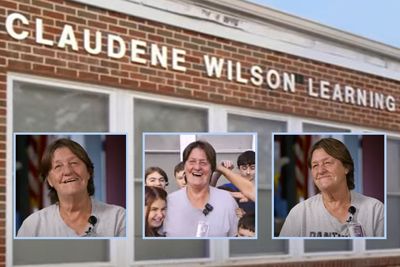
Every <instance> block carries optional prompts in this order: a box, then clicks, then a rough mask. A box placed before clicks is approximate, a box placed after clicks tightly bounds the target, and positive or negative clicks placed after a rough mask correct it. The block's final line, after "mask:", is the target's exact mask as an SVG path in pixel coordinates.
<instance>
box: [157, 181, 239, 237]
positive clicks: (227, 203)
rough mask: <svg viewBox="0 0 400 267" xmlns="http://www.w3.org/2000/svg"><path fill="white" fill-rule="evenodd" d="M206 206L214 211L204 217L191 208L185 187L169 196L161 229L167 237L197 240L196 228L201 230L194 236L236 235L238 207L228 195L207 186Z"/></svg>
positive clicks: (200, 211)
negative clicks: (207, 199) (207, 197)
mask: <svg viewBox="0 0 400 267" xmlns="http://www.w3.org/2000/svg"><path fill="white" fill-rule="evenodd" d="M208 203H209V204H210V205H211V206H212V207H213V210H212V211H210V212H209V213H208V214H207V215H204V214H203V209H197V208H194V207H193V206H192V204H191V203H190V201H189V199H188V197H187V193H186V187H184V188H182V189H180V190H178V191H175V192H174V193H172V194H170V195H169V196H168V202H167V217H166V218H165V221H164V227H163V231H164V232H165V234H166V236H167V237H196V234H197V233H198V231H200V229H199V227H200V228H201V230H204V231H202V235H200V236H197V237H228V236H236V233H237V225H238V218H237V216H236V213H235V211H236V209H237V208H238V205H237V203H236V201H235V200H234V198H233V197H232V196H231V195H230V194H229V192H227V191H225V190H221V189H218V188H215V187H211V186H210V199H209V201H208Z"/></svg>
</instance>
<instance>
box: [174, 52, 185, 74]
mask: <svg viewBox="0 0 400 267" xmlns="http://www.w3.org/2000/svg"><path fill="white" fill-rule="evenodd" d="M185 55H186V51H185V50H182V49H177V48H172V69H174V70H179V71H186V67H185V66H183V65H180V64H184V63H185Z"/></svg>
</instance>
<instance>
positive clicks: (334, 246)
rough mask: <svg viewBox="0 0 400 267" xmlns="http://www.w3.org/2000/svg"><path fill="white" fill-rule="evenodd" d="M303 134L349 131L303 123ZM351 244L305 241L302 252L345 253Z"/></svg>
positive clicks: (346, 241)
mask: <svg viewBox="0 0 400 267" xmlns="http://www.w3.org/2000/svg"><path fill="white" fill-rule="evenodd" d="M303 132H349V130H346V129H341V128H334V127H327V126H320V125H314V124H309V123H304V124H303ZM352 244H353V243H352V241H351V240H305V241H304V251H305V252H320V251H347V250H352Z"/></svg>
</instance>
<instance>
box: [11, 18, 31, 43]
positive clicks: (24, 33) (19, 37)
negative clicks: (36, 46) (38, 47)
mask: <svg viewBox="0 0 400 267" xmlns="http://www.w3.org/2000/svg"><path fill="white" fill-rule="evenodd" d="M16 20H20V21H21V22H22V24H24V25H29V21H28V19H27V18H26V17H25V16H24V15H22V14H19V13H12V14H10V15H9V16H8V17H7V19H6V30H7V32H8V34H9V35H10V36H11V37H12V38H14V39H16V40H24V39H25V38H26V37H28V35H29V32H28V31H22V32H21V33H16V32H15V30H14V21H16Z"/></svg>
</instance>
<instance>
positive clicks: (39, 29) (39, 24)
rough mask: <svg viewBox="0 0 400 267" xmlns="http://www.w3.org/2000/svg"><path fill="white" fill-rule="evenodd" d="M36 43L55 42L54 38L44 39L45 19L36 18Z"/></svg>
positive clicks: (50, 43)
mask: <svg viewBox="0 0 400 267" xmlns="http://www.w3.org/2000/svg"><path fill="white" fill-rule="evenodd" d="M36 43H38V44H42V45H49V46H52V45H53V44H54V42H53V41H52V40H48V39H44V37H43V20H42V19H36Z"/></svg>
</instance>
